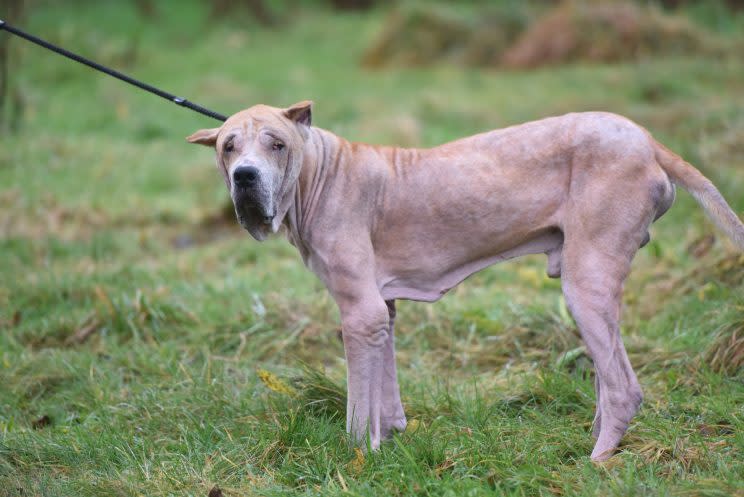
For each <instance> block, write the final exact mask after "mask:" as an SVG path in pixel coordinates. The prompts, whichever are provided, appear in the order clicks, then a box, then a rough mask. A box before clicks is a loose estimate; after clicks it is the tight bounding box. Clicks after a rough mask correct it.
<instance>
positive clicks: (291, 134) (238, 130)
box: [217, 105, 299, 150]
mask: <svg viewBox="0 0 744 497" xmlns="http://www.w3.org/2000/svg"><path fill="white" fill-rule="evenodd" d="M262 131H266V132H269V133H272V134H279V135H280V136H281V138H283V139H284V140H293V139H295V138H299V136H297V130H296V128H295V126H294V123H292V121H290V120H289V119H288V118H287V117H286V116H285V115H284V114H283V109H278V108H276V107H270V106H268V105H255V106H253V107H251V108H249V109H246V110H243V111H241V112H238V113H237V114H233V115H232V116H230V118H228V120H227V121H225V124H224V125H222V128H221V130H220V134H219V137H218V139H217V146H218V150H219V145H220V143H221V142H223V141H225V140H226V139H229V138H230V137H231V136H234V135H235V134H240V135H241V137H242V138H243V139H244V140H247V141H251V140H252V139H254V138H255V137H256V135H258V134H259V133H261V132H262Z"/></svg>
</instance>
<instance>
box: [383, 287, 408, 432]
mask: <svg viewBox="0 0 744 497" xmlns="http://www.w3.org/2000/svg"><path fill="white" fill-rule="evenodd" d="M385 303H386V304H387V307H388V314H389V316H390V323H389V325H388V330H389V331H388V334H389V336H388V339H387V342H386V343H385V349H384V351H383V358H382V368H383V371H382V419H381V424H382V426H381V429H382V438H388V437H390V436H391V435H392V433H393V431H403V430H405V429H406V415H405V413H404V412H403V404H402V403H401V401H400V388H399V387H398V371H397V368H396V367H395V301H394V300H387V301H385Z"/></svg>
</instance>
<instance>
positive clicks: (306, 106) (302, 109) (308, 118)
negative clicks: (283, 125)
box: [284, 100, 313, 126]
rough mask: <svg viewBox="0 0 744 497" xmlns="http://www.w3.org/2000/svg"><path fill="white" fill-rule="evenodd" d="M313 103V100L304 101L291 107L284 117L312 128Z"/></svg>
mask: <svg viewBox="0 0 744 497" xmlns="http://www.w3.org/2000/svg"><path fill="white" fill-rule="evenodd" d="M312 108H313V102H312V101H311V100H303V101H302V102H297V103H296V104H294V105H292V106H290V107H289V108H288V109H286V110H285V111H284V116H285V117H286V118H288V119H289V120H290V121H294V122H296V123H297V124H304V125H305V126H310V124H311V123H312V121H313V113H312Z"/></svg>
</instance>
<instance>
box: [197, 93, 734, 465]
mask: <svg viewBox="0 0 744 497" xmlns="http://www.w3.org/2000/svg"><path fill="white" fill-rule="evenodd" d="M311 107H312V103H311V102H309V101H304V102H300V103H297V104H295V105H292V106H291V107H289V108H286V109H280V108H275V107H269V106H266V105H256V106H254V107H251V108H249V109H247V110H244V111H242V112H238V113H237V114H235V115H233V116H231V117H230V118H229V119H228V120H227V121H226V122H225V123H224V124H223V125H222V126H220V127H219V128H214V129H203V130H200V131H197V132H196V133H194V134H193V135H191V136H189V137H188V141H189V142H192V143H199V144H202V145H208V146H213V147H215V149H216V153H217V167H218V168H219V170H220V171H221V172H222V174H223V176H224V179H225V183H226V185H227V187H228V189H229V191H230V195H231V197H232V201H233V203H234V205H235V212H236V214H237V217H238V220H239V221H240V224H241V225H242V226H243V227H244V228H245V229H246V230H248V232H249V233H250V234H251V235H252V236H253V237H254V238H255V239H257V240H264V239H265V238H266V236H267V235H268V234H270V233H274V232H276V231H277V230H278V229H279V228H280V227H282V226H284V227H285V228H286V230H285V231H286V234H287V237H288V239H289V241H290V242H291V243H292V244H293V245H294V246H295V247H297V249H298V250H299V252H300V254H301V255H302V259H303V261H304V262H305V264H306V265H307V266H308V267H309V268H310V269H311V270H312V271H313V272H314V273H315V274H316V275H317V276H318V277H319V278H320V280H322V282H323V283H324V284H325V286H326V287H327V288H328V290H329V291H330V293H331V295H332V296H333V298H334V300H335V301H336V303H337V304H338V308H339V310H340V315H341V320H342V330H343V339H344V349H345V353H346V360H347V378H348V404H347V418H346V429H347V431H348V432H349V433H350V434H351V436H352V437H353V439H354V440H355V441H357V442H358V443H363V442H364V441H365V440H366V439H367V437H369V441H370V443H371V447H372V448H373V449H376V448H378V447H379V446H380V441H381V440H383V439H384V438H386V437H388V436H389V435H390V434H391V432H392V431H393V430H403V429H405V426H406V418H405V414H404V413H403V406H402V404H401V400H400V392H399V388H398V381H397V372H396V366H395V346H394V331H393V327H394V321H395V300H396V299H409V300H420V301H426V302H433V301H436V300H437V299H439V298H440V297H441V296H442V295H444V294H445V293H446V292H447V291H448V290H450V289H451V288H452V287H454V286H455V285H457V284H458V283H460V282H461V281H462V280H464V279H465V278H467V277H468V276H469V275H471V274H473V273H474V272H476V271H478V270H480V269H483V268H485V267H486V266H489V265H491V264H494V263H496V262H500V261H504V260H506V259H511V258H513V257H518V256H520V255H524V254H541V253H543V254H546V255H547V273H548V275H549V276H551V277H555V278H558V277H560V278H561V283H562V289H563V294H564V296H565V299H566V304H567V306H568V309H569V310H570V312H571V314H572V315H573V317H574V319H575V321H576V324H577V326H578V328H579V330H580V332H581V336H582V339H583V340H584V342H585V344H586V347H587V350H588V352H589V354H590V356H591V357H592V359H593V362H594V366H595V369H596V381H595V390H596V396H597V410H596V415H595V418H594V425H593V435H594V436H595V437H596V439H597V440H596V443H595V446H594V450H593V451H592V454H591V457H592V459H594V460H604V459H607V458H608V457H610V456H611V455H612V454H613V453H614V451H615V449H616V448H617V446H618V444H619V443H620V439H621V438H622V436H623V434H624V433H625V431H626V429H627V427H628V424H629V423H630V420H631V418H632V417H633V416H634V415H635V413H636V412H637V410H638V408H639V406H640V404H641V400H642V393H641V388H640V386H639V384H638V380H637V379H636V375H635V373H634V372H633V368H632V367H631V365H630V361H629V360H628V356H627V354H626V352H625V347H624V346H623V342H622V338H621V337H620V328H619V320H620V307H621V295H622V289H623V282H624V280H625V278H626V277H627V276H628V272H629V270H630V263H631V260H632V259H633V256H634V255H635V253H636V251H637V250H638V249H639V248H640V247H642V246H643V245H644V244H646V243H647V242H648V240H649V235H648V228H649V225H650V224H651V223H652V222H653V221H655V220H656V219H658V218H659V217H660V216H661V215H662V214H664V213H665V212H666V211H667V209H669V207H670V206H671V205H672V202H673V201H674V196H675V184H676V185H679V186H681V187H683V188H685V189H686V190H687V191H689V192H690V193H691V194H692V196H693V197H694V198H695V199H696V200H697V201H698V203H700V205H701V206H702V207H703V208H704V209H705V211H706V212H707V214H708V216H709V217H710V218H711V219H712V220H713V221H714V222H715V223H716V224H717V225H718V227H719V228H720V229H721V230H722V231H723V232H724V233H726V234H727V235H728V236H729V237H730V238H731V239H732V240H733V241H734V243H735V244H736V245H737V246H738V247H739V248H741V249H742V250H744V225H743V224H742V222H741V220H740V219H739V218H738V217H737V215H736V214H735V213H734V212H733V210H732V209H731V207H729V205H728V204H727V203H726V201H725V200H724V199H723V197H722V196H721V194H720V193H719V191H718V190H717V189H716V188H715V186H714V185H713V184H712V183H711V182H710V181H709V180H708V179H707V178H706V177H705V176H703V175H702V174H701V173H700V172H699V171H698V170H697V169H695V168H694V167H693V166H691V165H690V164H688V163H686V162H685V161H684V160H682V159H681V158H680V157H679V156H678V155H676V154H674V153H673V152H671V151H670V150H669V149H667V148H666V147H664V146H663V145H661V144H659V143H658V142H657V141H656V140H654V139H653V138H652V137H651V135H650V134H649V133H648V131H646V130H645V129H644V128H642V127H640V126H638V125H637V124H635V123H633V122H632V121H630V120H628V119H626V118H624V117H621V116H618V115H615V114H610V113H604V112H584V113H575V114H567V115H564V116H560V117H550V118H547V119H542V120H539V121H534V122H529V123H526V124H521V125H518V126H512V127H509V128H505V129H498V130H495V131H490V132H487V133H482V134H478V135H475V136H471V137H468V138H463V139H460V140H456V141H453V142H450V143H447V144H444V145H441V146H438V147H434V148H430V149H412V148H398V147H384V146H372V145H366V144H362V143H351V142H348V141H346V140H344V139H343V138H340V137H338V136H336V135H334V134H333V133H331V132H329V131H326V130H323V129H320V128H317V127H313V126H312V125H311Z"/></svg>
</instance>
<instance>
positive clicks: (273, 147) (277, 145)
mask: <svg viewBox="0 0 744 497" xmlns="http://www.w3.org/2000/svg"><path fill="white" fill-rule="evenodd" d="M283 149H284V144H283V143H282V142H280V141H275V142H274V143H272V144H271V150H283Z"/></svg>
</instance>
